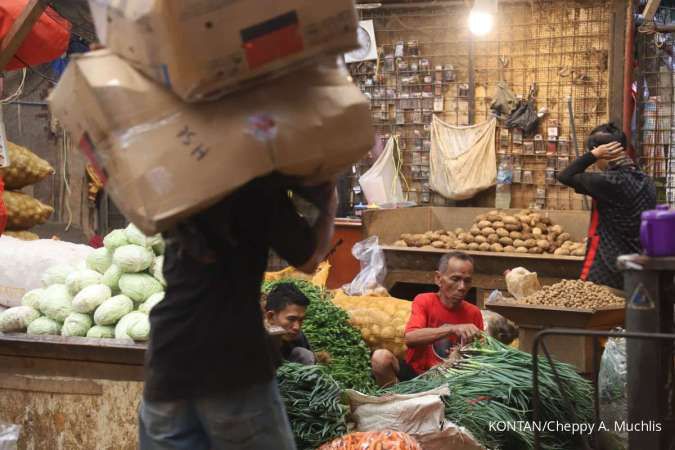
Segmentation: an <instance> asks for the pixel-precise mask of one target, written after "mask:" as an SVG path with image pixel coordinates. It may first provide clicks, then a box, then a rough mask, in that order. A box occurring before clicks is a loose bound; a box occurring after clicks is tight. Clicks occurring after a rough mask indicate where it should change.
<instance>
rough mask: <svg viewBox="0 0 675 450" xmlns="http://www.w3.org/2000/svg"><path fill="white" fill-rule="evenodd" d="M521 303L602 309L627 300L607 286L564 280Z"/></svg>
mask: <svg viewBox="0 0 675 450" xmlns="http://www.w3.org/2000/svg"><path fill="white" fill-rule="evenodd" d="M521 303H527V304H529V305H546V306H560V307H565V308H579V309H600V308H606V307H609V306H621V305H623V304H625V300H624V299H623V298H621V297H619V296H617V295H614V294H613V293H612V291H610V290H609V289H608V288H607V287H605V286H600V285H598V284H595V283H591V282H590V281H581V280H563V281H561V282H559V283H556V284H553V285H551V286H544V287H543V288H541V289H540V290H538V291H537V292H535V293H534V294H532V295H529V296H527V297H525V298H524V299H523V300H521Z"/></svg>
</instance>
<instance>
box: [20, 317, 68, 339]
mask: <svg viewBox="0 0 675 450" xmlns="http://www.w3.org/2000/svg"><path fill="white" fill-rule="evenodd" d="M26 332H27V333H28V334H32V335H36V336H45V335H54V336H59V335H60V334H61V324H60V323H59V322H57V321H56V320H52V319H50V318H49V317H45V316H43V317H38V318H37V319H35V320H34V321H32V322H31V323H30V325H28V330H27V331H26Z"/></svg>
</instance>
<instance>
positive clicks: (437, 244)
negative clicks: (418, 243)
mask: <svg viewBox="0 0 675 450" xmlns="http://www.w3.org/2000/svg"><path fill="white" fill-rule="evenodd" d="M431 246H432V247H433V248H445V242H443V241H434V242H432V243H431Z"/></svg>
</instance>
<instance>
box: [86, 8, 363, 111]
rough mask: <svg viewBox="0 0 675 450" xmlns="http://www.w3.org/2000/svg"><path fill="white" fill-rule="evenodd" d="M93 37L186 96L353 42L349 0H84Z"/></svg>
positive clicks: (200, 95)
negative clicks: (94, 31)
mask: <svg viewBox="0 0 675 450" xmlns="http://www.w3.org/2000/svg"><path fill="white" fill-rule="evenodd" d="M90 5H91V7H92V13H93V16H94V19H95V20H94V22H95V24H96V28H97V32H98V35H99V39H100V40H101V42H102V43H104V44H105V45H106V46H107V47H108V48H109V49H110V50H112V51H113V52H115V53H117V54H118V55H120V56H122V57H123V58H124V59H126V60H127V61H129V62H130V63H131V64H132V65H134V66H135V67H136V68H137V69H139V70H141V71H142V72H144V73H145V74H147V75H148V76H150V77H151V78H153V79H155V80H157V81H158V82H160V83H162V84H163V85H164V86H166V87H168V88H170V89H172V90H173V91H174V92H176V93H177V94H178V95H179V96H180V97H182V98H183V99H184V100H186V101H199V100H208V99H213V98H217V97H219V96H221V95H223V94H225V93H227V92H228V91H232V90H235V89H240V88H242V87H245V86H246V82H250V81H251V80H253V79H260V78H261V77H264V76H271V75H279V74H280V71H282V69H288V68H293V67H294V66H297V65H298V64H301V63H303V62H306V61H307V60H308V59H311V58H314V57H316V56H318V55H322V54H327V53H330V54H338V53H344V52H346V51H349V50H352V49H354V48H356V47H358V42H357V35H356V28H357V26H358V21H357V17H356V12H355V10H354V2H353V0H330V1H316V0H283V1H282V0H230V1H204V0H134V1H133V2H128V1H124V2H121V1H115V0H90Z"/></svg>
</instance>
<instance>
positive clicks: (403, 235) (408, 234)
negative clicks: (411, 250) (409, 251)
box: [401, 233, 413, 240]
mask: <svg viewBox="0 0 675 450" xmlns="http://www.w3.org/2000/svg"><path fill="white" fill-rule="evenodd" d="M412 237H413V235H412V234H410V233H403V234H402V235H401V239H403V240H405V239H411V238H412Z"/></svg>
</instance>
